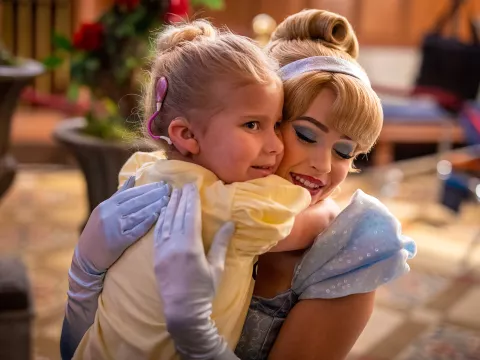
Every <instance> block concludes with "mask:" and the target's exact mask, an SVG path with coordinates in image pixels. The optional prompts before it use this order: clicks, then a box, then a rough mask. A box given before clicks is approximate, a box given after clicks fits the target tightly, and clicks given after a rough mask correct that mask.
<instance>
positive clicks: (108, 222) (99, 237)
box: [60, 177, 170, 359]
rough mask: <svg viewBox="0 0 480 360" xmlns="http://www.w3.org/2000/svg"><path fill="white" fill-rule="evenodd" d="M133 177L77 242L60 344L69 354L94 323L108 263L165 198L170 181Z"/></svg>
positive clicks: (97, 210)
mask: <svg viewBox="0 0 480 360" xmlns="http://www.w3.org/2000/svg"><path fill="white" fill-rule="evenodd" d="M134 185H135V178H134V177H131V178H130V179H128V180H127V181H126V182H125V184H124V185H123V186H122V187H121V188H120V189H119V191H117V192H116V193H115V194H114V195H113V196H112V197H111V198H109V199H107V200H105V201H104V202H102V203H101V204H100V205H98V206H97V207H96V208H95V209H94V210H93V212H92V214H91V215H90V218H89V219H88V222H87V224H86V226H85V229H84V230H83V232H82V234H81V235H80V239H79V241H78V244H77V246H76V248H75V251H74V254H73V259H72V264H71V267H70V270H69V272H68V282H69V290H68V293H67V294H68V300H67V305H66V309H65V319H64V322H63V329H62V336H61V340H60V350H61V354H62V359H71V358H72V356H73V354H74V352H75V350H76V348H77V346H78V344H79V343H80V340H81V339H82V337H83V335H84V334H85V332H86V331H87V329H88V328H89V327H90V326H91V325H92V324H93V321H94V319H95V313H96V311H97V306H98V304H97V301H98V296H99V295H100V293H101V291H102V288H103V280H104V276H105V272H106V271H107V269H108V268H109V267H110V266H111V265H112V264H113V263H114V262H115V261H116V260H117V259H118V258H119V257H120V256H121V255H122V253H123V252H124V251H125V250H126V249H127V248H128V247H129V246H130V245H132V244H133V243H134V242H135V241H137V240H138V239H140V238H141V237H142V236H143V235H145V234H146V233H147V231H148V230H149V229H150V228H151V227H152V225H153V224H154V223H155V221H156V220H157V219H158V216H159V214H160V211H161V209H162V208H163V207H165V206H166V205H167V203H168V200H169V197H168V195H169V193H170V187H169V185H166V184H164V183H153V184H148V185H143V186H139V187H136V188H132V187H133V186H134Z"/></svg>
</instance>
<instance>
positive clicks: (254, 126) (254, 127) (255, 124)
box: [243, 121, 260, 130]
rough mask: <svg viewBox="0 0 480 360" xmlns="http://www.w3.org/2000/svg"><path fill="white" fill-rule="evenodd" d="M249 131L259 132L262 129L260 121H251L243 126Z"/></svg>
mask: <svg viewBox="0 0 480 360" xmlns="http://www.w3.org/2000/svg"><path fill="white" fill-rule="evenodd" d="M243 126H245V127H246V128H247V129H250V130H259V129H260V123H259V122H258V121H249V122H247V123H245V124H243Z"/></svg>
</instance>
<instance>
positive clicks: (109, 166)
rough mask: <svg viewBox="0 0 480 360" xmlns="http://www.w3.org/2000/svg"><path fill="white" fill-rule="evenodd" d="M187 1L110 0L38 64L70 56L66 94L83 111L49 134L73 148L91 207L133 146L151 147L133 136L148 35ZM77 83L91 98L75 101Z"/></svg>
mask: <svg viewBox="0 0 480 360" xmlns="http://www.w3.org/2000/svg"><path fill="white" fill-rule="evenodd" d="M189 5H190V4H189V1H188V0H114V1H113V3H112V5H111V7H110V8H109V9H107V10H106V11H105V12H104V13H103V14H102V15H101V16H100V17H99V19H98V20H97V21H96V22H94V23H88V24H82V25H81V27H80V29H79V30H78V31H77V32H76V33H75V34H74V35H73V40H72V41H70V40H69V39H68V38H66V37H64V36H61V35H59V34H56V35H55V36H54V37H53V43H54V45H55V47H56V51H55V52H54V54H53V55H52V56H50V57H49V58H47V59H45V60H44V64H45V65H46V66H47V68H55V67H57V66H59V65H60V64H61V63H62V62H63V58H64V56H63V55H64V54H67V55H68V56H69V58H70V66H71V67H70V69H71V84H70V86H69V89H68V91H67V98H68V99H69V101H70V102H71V103H72V105H73V104H75V106H74V107H75V109H76V110H78V111H79V112H80V115H81V117H78V118H74V119H70V120H68V121H64V122H62V123H61V124H60V125H59V126H58V127H57V128H56V129H55V132H54V137H55V139H57V140H58V141H59V142H60V143H62V144H63V145H65V146H66V147H67V148H68V149H69V150H70V151H71V152H72V153H73V155H74V157H75V158H76V160H77V161H78V163H79V165H80V168H81V169H82V171H83V174H84V175H85V179H86V184H87V192H88V200H89V208H90V209H89V210H90V211H92V210H93V209H94V208H95V207H96V206H97V205H98V204H99V203H100V202H101V201H103V200H104V199H106V198H108V197H109V196H111V195H112V194H113V193H114V192H115V191H116V189H117V186H118V180H117V178H118V172H119V171H120V168H121V166H122V165H123V164H124V163H125V161H126V160H127V158H128V157H129V156H130V155H131V154H132V153H133V152H134V151H138V150H144V151H148V150H150V148H148V147H147V146H146V145H145V143H144V142H142V141H138V140H135V139H140V138H141V136H138V134H139V133H138V130H139V125H140V121H139V120H140V119H139V118H138V115H136V113H135V111H134V109H135V108H136V107H137V106H138V105H139V96H138V94H139V88H140V87H139V85H140V84H141V81H140V80H141V76H142V69H143V65H144V62H145V60H146V59H147V57H148V51H149V38H150V37H151V36H152V31H154V30H157V29H160V28H161V27H162V25H163V24H164V23H165V21H171V20H179V19H181V18H183V17H185V16H186V15H187V13H188V10H189ZM195 5H206V6H211V7H212V6H213V7H219V6H221V5H222V2H221V0H196V1H195ZM82 88H83V89H85V88H86V89H88V94H89V96H90V99H89V101H87V102H86V103H84V104H80V105H79V103H78V102H77V99H78V94H79V91H80V90H81V89H82ZM78 111H77V112H78Z"/></svg>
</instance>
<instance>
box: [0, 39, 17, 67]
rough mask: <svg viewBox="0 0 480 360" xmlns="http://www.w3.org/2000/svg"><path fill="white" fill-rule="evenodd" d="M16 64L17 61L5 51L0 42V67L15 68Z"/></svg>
mask: <svg viewBox="0 0 480 360" xmlns="http://www.w3.org/2000/svg"><path fill="white" fill-rule="evenodd" d="M17 64H18V61H17V59H15V57H14V56H13V55H12V54H11V53H10V51H8V50H7V49H6V47H5V46H4V45H3V43H2V42H1V41H0V66H15V65H17Z"/></svg>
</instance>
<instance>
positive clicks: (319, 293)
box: [293, 190, 416, 299]
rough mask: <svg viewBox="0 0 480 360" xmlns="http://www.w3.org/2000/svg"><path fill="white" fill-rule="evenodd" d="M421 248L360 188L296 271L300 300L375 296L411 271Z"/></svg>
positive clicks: (295, 286)
mask: <svg viewBox="0 0 480 360" xmlns="http://www.w3.org/2000/svg"><path fill="white" fill-rule="evenodd" d="M415 253H416V245H415V242H414V241H413V240H412V239H410V238H409V237H407V236H405V235H402V233H401V225H400V223H399V221H398V220H397V219H396V218H395V217H394V216H393V215H392V214H391V213H390V212H389V210H388V209H387V208H386V207H385V205H383V204H382V203H381V202H380V201H379V200H377V199H376V198H374V197H372V196H369V195H367V194H365V193H363V192H362V191H361V190H357V192H356V193H355V194H354V195H353V197H352V200H351V202H350V204H349V205H348V206H347V207H346V208H345V209H344V210H343V211H342V212H341V213H340V214H339V215H338V216H337V218H336V219H335V220H334V221H333V222H332V224H331V225H330V226H329V227H328V228H327V229H325V230H324V231H323V232H322V233H321V234H320V235H319V236H318V237H317V238H316V239H315V242H314V245H313V246H312V247H311V248H310V249H309V251H308V252H307V253H306V254H305V255H304V257H303V259H302V260H301V262H300V263H299V265H298V266H297V268H296V270H295V275H294V280H293V290H294V291H295V292H296V293H297V294H299V295H300V299H314V298H317V299H318V298H321V299H331V298H337V297H343V296H347V295H351V294H356V293H365V292H370V291H373V290H375V289H376V288H378V287H379V286H380V285H382V284H385V283H387V282H389V281H392V280H394V279H396V278H397V277H399V276H401V275H403V274H405V273H407V272H408V271H409V269H410V268H409V266H408V264H407V259H411V258H413V257H414V256H415Z"/></svg>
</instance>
